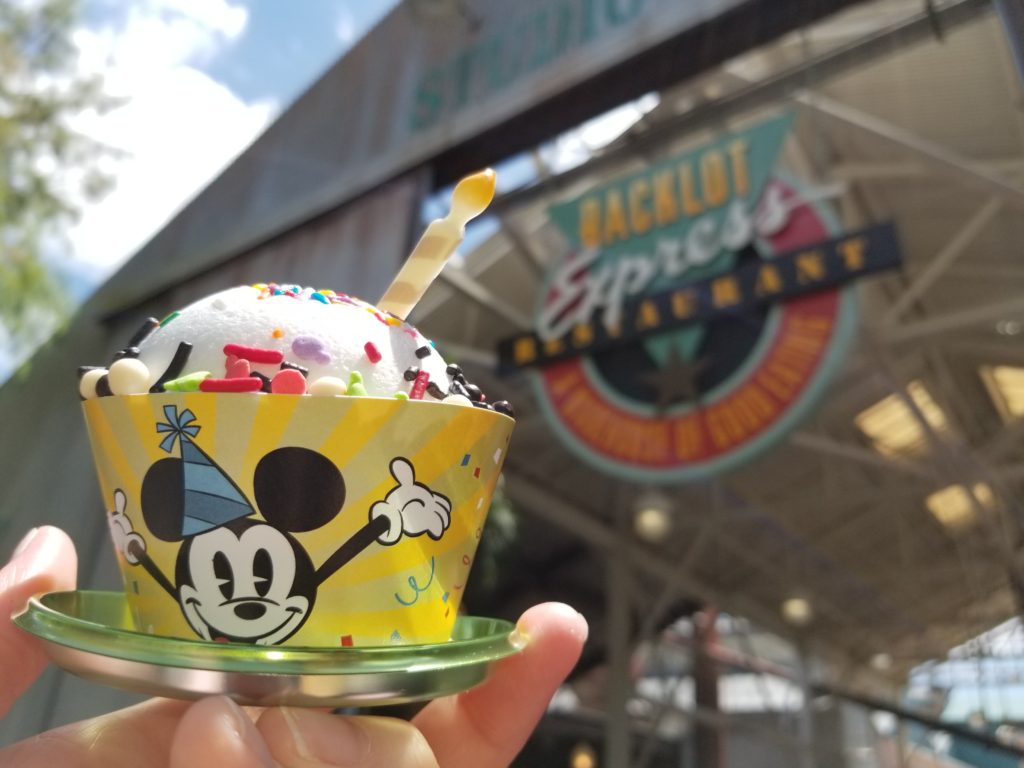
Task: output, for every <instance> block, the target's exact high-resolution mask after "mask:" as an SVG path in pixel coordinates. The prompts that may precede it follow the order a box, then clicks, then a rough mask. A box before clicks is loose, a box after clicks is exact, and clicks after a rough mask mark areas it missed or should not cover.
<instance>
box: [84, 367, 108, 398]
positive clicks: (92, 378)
mask: <svg viewBox="0 0 1024 768" xmlns="http://www.w3.org/2000/svg"><path fill="white" fill-rule="evenodd" d="M106 375H107V369H106V368H94V369H93V370H91V371H86V372H85V373H83V374H82V378H80V379H79V380H78V394H80V395H81V396H82V397H83V398H85V399H86V400H92V399H93V398H94V397H96V383H97V382H98V381H99V380H100V379H102V378H103V377H104V376H106Z"/></svg>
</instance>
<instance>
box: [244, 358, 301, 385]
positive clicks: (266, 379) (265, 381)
mask: <svg viewBox="0 0 1024 768" xmlns="http://www.w3.org/2000/svg"><path fill="white" fill-rule="evenodd" d="M284 366H285V364H284V363H282V364H281V367H282V368H284ZM289 367H291V366H289ZM295 368H296V369H298V370H300V371H301V372H302V375H303V376H305V375H306V373H307V372H306V369H304V368H302V367H301V366H298V365H296V366H295ZM249 375H250V376H255V377H256V378H257V379H259V380H260V381H261V382H263V386H262V387H260V392H270V391H271V390H270V377H269V376H264V375H263V374H262V373H260V372H259V371H250V372H249Z"/></svg>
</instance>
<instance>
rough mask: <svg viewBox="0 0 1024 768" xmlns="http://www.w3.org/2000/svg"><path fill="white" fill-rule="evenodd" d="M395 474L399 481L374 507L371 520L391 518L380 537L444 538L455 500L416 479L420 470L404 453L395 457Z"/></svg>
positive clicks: (392, 540) (384, 539) (385, 541)
mask: <svg viewBox="0 0 1024 768" xmlns="http://www.w3.org/2000/svg"><path fill="white" fill-rule="evenodd" d="M390 469H391V476H392V477H393V478H395V482H397V483H398V485H396V486H395V487H394V488H392V489H391V490H390V491H388V495H387V496H385V497H384V501H378V502H377V503H376V504H374V505H373V506H372V507H370V519H371V520H375V519H376V518H378V517H384V518H387V521H388V524H389V527H388V529H387V530H386V531H385V532H384V533H382V534H381V535H380V536H379V537H378V538H377V540H378V541H379V542H380V543H381V544H394V543H395V542H396V541H398V540H399V539H400V538H402V534H403V533H405V534H406V535H408V536H419V535H421V534H423V533H425V534H427V535H428V536H430V538H432V539H434V540H437V539H440V538H441V536H442V535H443V534H444V532H445V530H446V529H447V528H448V524H449V523H450V522H451V513H452V503H451V502H450V501H449V500H448V498H447V497H446V496H442V495H441V494H440V493H434V492H433V491H432V490H430V489H429V488H427V486H425V485H423V483H417V482H416V471H415V470H414V469H413V466H412V464H410V463H409V462H408V461H407V460H406V459H403V458H402V457H401V456H399V457H397V458H395V459H392V460H391V467H390Z"/></svg>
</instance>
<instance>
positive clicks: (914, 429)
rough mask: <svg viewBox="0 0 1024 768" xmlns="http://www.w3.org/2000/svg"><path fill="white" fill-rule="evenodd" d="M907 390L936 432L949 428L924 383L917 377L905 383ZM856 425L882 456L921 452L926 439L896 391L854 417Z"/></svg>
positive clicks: (915, 418)
mask: <svg viewBox="0 0 1024 768" xmlns="http://www.w3.org/2000/svg"><path fill="white" fill-rule="evenodd" d="M907 394H908V395H909V396H910V398H911V399H912V400H913V401H914V403H915V404H916V405H917V407H918V409H919V410H920V411H921V413H922V414H923V415H924V418H925V421H927V422H928V424H929V425H931V428H932V430H933V431H934V432H935V433H936V434H939V435H941V434H943V433H944V432H946V431H947V430H948V429H949V423H948V422H947V420H946V414H945V413H944V412H943V411H942V408H940V407H939V405H938V403H936V402H935V401H934V400H933V399H932V396H931V395H930V394H929V393H928V389H927V387H925V385H924V384H922V383H921V382H920V381H917V380H915V381H912V382H910V384H908V385H907ZM854 421H855V422H856V424H857V427H858V428H859V429H860V431H861V432H863V433H864V434H865V435H866V436H867V437H868V438H869V439H870V440H871V442H872V443H873V444H874V447H875V450H876V451H878V452H879V453H881V454H882V455H884V456H901V455H903V456H906V455H913V454H919V453H922V452H924V450H925V449H926V447H927V439H926V436H925V433H924V430H923V429H922V428H921V424H920V422H919V421H918V420H917V417H916V416H915V415H914V413H913V412H912V411H911V410H910V408H909V407H907V404H906V403H905V402H904V401H903V398H902V397H900V396H899V395H897V394H893V395H889V396H888V397H886V398H883V399H882V400H880V401H878V402H877V403H875V404H874V405H872V406H870V407H869V408H865V409H864V410H863V411H861V412H860V413H858V414H857V415H856V416H855V417H854Z"/></svg>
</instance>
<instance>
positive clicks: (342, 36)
mask: <svg viewBox="0 0 1024 768" xmlns="http://www.w3.org/2000/svg"><path fill="white" fill-rule="evenodd" d="M334 31H335V34H337V35H338V39H339V40H340V41H341V43H342V45H344V46H345V47H346V48H347V47H348V46H350V45H352V43H354V42H355V41H356V31H357V30H356V19H355V16H353V15H352V11H350V10H349V9H348V8H342V9H341V13H340V14H339V16H338V23H337V25H336V26H335V27H334Z"/></svg>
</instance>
